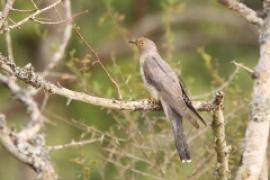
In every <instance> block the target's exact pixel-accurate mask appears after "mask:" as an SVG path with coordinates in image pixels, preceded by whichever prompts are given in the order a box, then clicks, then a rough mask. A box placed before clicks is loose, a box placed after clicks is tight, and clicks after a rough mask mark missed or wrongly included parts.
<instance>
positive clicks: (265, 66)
mask: <svg viewBox="0 0 270 180" xmlns="http://www.w3.org/2000/svg"><path fill="white" fill-rule="evenodd" d="M269 12H270V10H269V9H268V17H267V18H266V19H265V23H264V26H263V27H262V29H261V35H260V58H259V62H258V64H257V66H256V68H255V71H256V72H257V73H258V75H259V76H258V78H257V79H255V81H254V84H253V92H252V99H251V103H250V116H249V122H248V125H247V129H246V133H245V140H244V144H243V154H242V161H241V165H240V167H239V169H238V172H237V176H236V180H242V179H247V180H257V179H259V177H260V174H261V171H262V170H263V166H264V160H265V156H266V152H267V140H268V137H269V127H270V109H269V107H270V91H269V87H270V61H269V59H270V36H269V34H270V17H269Z"/></svg>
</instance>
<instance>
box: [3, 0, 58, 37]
mask: <svg viewBox="0 0 270 180" xmlns="http://www.w3.org/2000/svg"><path fill="white" fill-rule="evenodd" d="M62 1H63V0H57V1H55V2H54V3H52V4H50V5H49V6H47V7H45V8H43V9H38V10H36V12H34V13H33V14H31V15H30V16H27V17H26V18H24V19H22V20H21V21H19V22H17V23H15V24H14V25H11V26H8V27H7V28H4V30H3V29H1V28H0V29H1V31H0V33H3V31H10V30H12V29H15V28H18V27H20V26H21V25H23V24H24V23H26V22H28V21H29V20H31V19H34V18H35V17H36V16H37V15H39V14H41V13H43V12H45V11H48V10H49V9H52V8H54V7H56V6H57V5H58V4H60V3H61V2H62Z"/></svg>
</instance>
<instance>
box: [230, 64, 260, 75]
mask: <svg viewBox="0 0 270 180" xmlns="http://www.w3.org/2000/svg"><path fill="white" fill-rule="evenodd" d="M232 63H233V64H234V65H235V66H237V67H240V68H242V69H244V70H245V71H247V72H248V73H250V74H251V76H252V77H253V78H258V76H259V75H258V73H256V72H255V71H254V70H253V69H251V68H249V67H247V66H246V65H244V64H241V63H238V62H236V61H232Z"/></svg>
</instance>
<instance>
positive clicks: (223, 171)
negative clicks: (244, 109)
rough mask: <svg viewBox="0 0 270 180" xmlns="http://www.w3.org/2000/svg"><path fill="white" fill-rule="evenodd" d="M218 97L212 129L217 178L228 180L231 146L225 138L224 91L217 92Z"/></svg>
mask: <svg viewBox="0 0 270 180" xmlns="http://www.w3.org/2000/svg"><path fill="white" fill-rule="evenodd" d="M216 97H217V98H216V101H215V105H216V107H217V109H215V110H214V111H213V122H212V129H213V134H214V137H215V150H216V153H217V172H218V176H217V179H219V180H227V179H228V178H229V147H228V146H227V144H226V140H225V121H224V115H223V112H222V104H223V93H222V92H219V93H217V95H216Z"/></svg>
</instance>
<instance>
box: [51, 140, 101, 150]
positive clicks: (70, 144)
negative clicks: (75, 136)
mask: <svg viewBox="0 0 270 180" xmlns="http://www.w3.org/2000/svg"><path fill="white" fill-rule="evenodd" d="M98 141H100V138H98V139H88V140H81V141H77V142H76V141H71V143H69V144H63V145H55V146H48V147H47V148H48V150H49V151H57V150H62V149H65V148H71V147H78V146H83V145H86V144H92V143H95V142H98Z"/></svg>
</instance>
